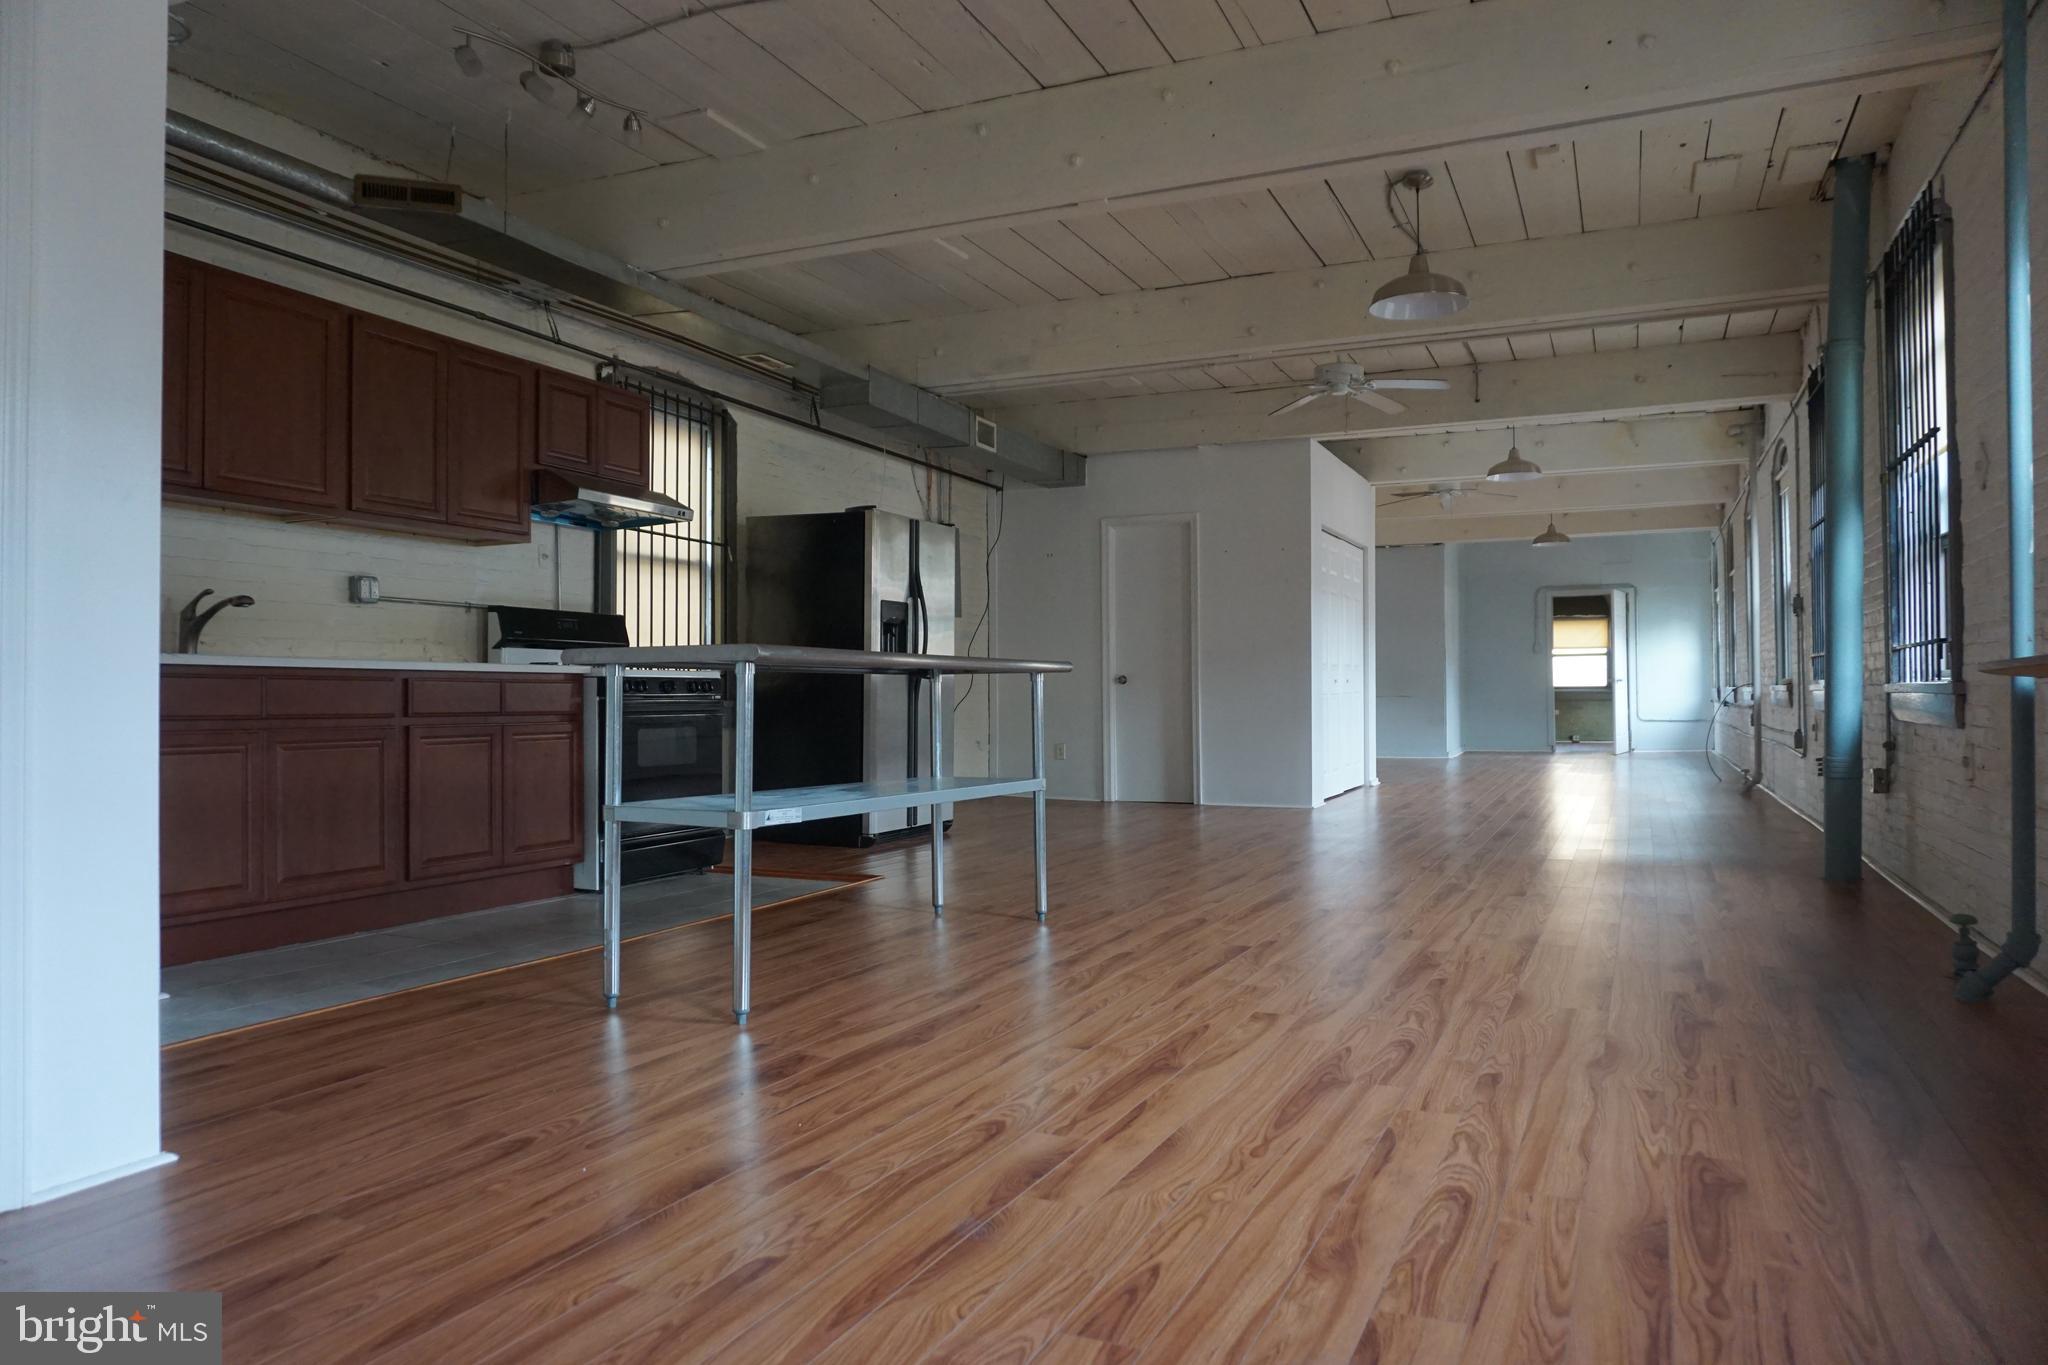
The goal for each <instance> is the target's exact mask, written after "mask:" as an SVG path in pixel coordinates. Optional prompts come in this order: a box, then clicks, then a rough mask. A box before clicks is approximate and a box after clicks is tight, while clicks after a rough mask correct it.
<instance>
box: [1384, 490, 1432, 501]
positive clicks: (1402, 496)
mask: <svg viewBox="0 0 2048 1365" xmlns="http://www.w3.org/2000/svg"><path fill="white" fill-rule="evenodd" d="M1435 496H1436V494H1434V493H1432V492H1430V491H1429V490H1428V489H1427V488H1425V489H1422V490H1420V491H1419V492H1415V493H1393V494H1390V495H1388V497H1387V502H1389V503H1394V502H1406V501H1408V499H1410V498H1433V497H1435Z"/></svg>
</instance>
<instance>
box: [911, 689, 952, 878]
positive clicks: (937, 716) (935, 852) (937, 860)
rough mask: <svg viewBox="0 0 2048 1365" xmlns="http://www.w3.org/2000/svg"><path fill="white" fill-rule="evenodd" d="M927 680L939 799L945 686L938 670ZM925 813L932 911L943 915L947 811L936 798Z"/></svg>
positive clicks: (934, 781) (934, 782)
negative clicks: (928, 823) (929, 836)
mask: <svg viewBox="0 0 2048 1365" xmlns="http://www.w3.org/2000/svg"><path fill="white" fill-rule="evenodd" d="M925 681H926V682H927V683H929V684H930V691H931V708H930V709H931V728H932V768H931V780H932V787H933V793H932V795H933V797H934V798H936V797H937V795H938V792H937V788H938V785H939V782H940V780H941V779H942V778H944V777H945V775H946V738H945V736H946V723H945V717H944V716H943V715H942V714H941V711H942V707H941V706H940V696H939V694H940V693H941V691H943V689H942V688H940V686H939V675H938V674H936V673H930V674H927V675H926V676H925ZM912 733H915V731H913V732H912ZM925 813H926V814H927V815H929V816H930V817H931V822H932V913H933V914H934V915H943V914H945V913H946V812H945V810H944V808H943V807H941V806H940V805H939V803H938V801H937V800H936V799H934V800H933V801H932V804H931V805H930V807H929V808H927V810H926V812H925Z"/></svg>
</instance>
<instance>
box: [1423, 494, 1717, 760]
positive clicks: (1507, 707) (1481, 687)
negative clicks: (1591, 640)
mask: <svg viewBox="0 0 2048 1365" xmlns="http://www.w3.org/2000/svg"><path fill="white" fill-rule="evenodd" d="M1710 543H1711V538H1710V537H1709V536H1708V534H1707V533H1706V532H1704V531H1677V532H1664V533H1656V534H1649V535H1624V536H1581V537H1579V538H1578V539H1576V540H1574V541H1573V542H1572V543H1571V544H1569V545H1557V546H1545V547H1540V548H1539V547H1537V546H1534V545H1530V544H1528V543H1527V542H1525V541H1490V542H1484V543H1476V544H1468V545H1465V546H1462V547H1461V548H1460V550H1459V552H1458V607H1459V612H1460V616H1461V624H1460V629H1459V636H1460V640H1459V675H1460V688H1461V693H1462V705H1461V707H1460V713H1461V714H1460V723H1461V726H1462V729H1463V732H1464V734H1463V737H1464V744H1465V747H1466V748H1467V749H1468V750H1481V751H1486V750H1500V751H1514V752H1548V751H1549V749H1550V745H1551V692H1550V631H1549V622H1548V620H1547V613H1548V609H1549V594H1550V593H1551V592H1554V591H1555V590H1557V589H1565V588H1569V589H1574V590H1576V589H1580V588H1619V587H1627V588H1632V589H1634V590H1635V591H1634V596H1633V601H1632V604H1631V612H1630V628H1631V634H1632V637H1633V638H1632V639H1631V640H1630V641H1629V642H1628V643H1629V649H1630V662H1631V664H1632V665H1633V672H1634V675H1635V677H1634V689H1633V691H1634V695H1633V697H1632V699H1631V714H1632V716H1633V717H1634V727H1633V728H1634V733H1635V744H1636V748H1637V749H1638V750H1639V751H1650V752H1656V751H1668V750H1680V749H1700V748H1703V747H1704V746H1705V744H1706V736H1707V719H1708V715H1709V713H1710V711H1711V707H1712V694H1713V672H1712V669H1713V638H1714V636H1713V621H1714V611H1713V596H1712V593H1711V591H1710V588H1709V581H1708V576H1707V575H1708V565H1709V563H1710V560H1709V558H1708V549H1709V546H1710Z"/></svg>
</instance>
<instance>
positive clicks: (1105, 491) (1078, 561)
mask: <svg viewBox="0 0 2048 1365" xmlns="http://www.w3.org/2000/svg"><path fill="white" fill-rule="evenodd" d="M1310 446H1311V443H1310V442H1308V441H1305V440H1298V441H1267V442H1259V443H1256V444H1248V445H1236V446H1213V447H1204V448H1198V449H1195V450H1158V451H1147V452H1143V453H1139V454H1130V455H1113V456H1104V457H1099V458H1097V459H1093V460H1090V461H1089V463H1088V482H1087V484H1086V486H1084V487H1080V488H1056V489H1021V488H1019V489H1013V490H1011V492H1010V494H1009V506H1008V510H1007V514H1006V515H1007V519H1008V525H1007V527H1006V529H1005V530H1004V532H1003V537H1002V544H1001V546H1000V548H999V549H998V550H997V552H996V581H997V584H998V587H997V597H998V600H999V611H998V613H997V615H998V622H999V626H1000V630H999V632H998V634H997V636H996V640H997V649H996V652H997V653H998V654H1006V655H1010V656H1013V657H1037V658H1053V659H1070V660H1072V661H1073V663H1074V671H1073V672H1072V673H1069V674H1055V675H1054V676H1052V677H1051V678H1050V679H1049V680H1048V681H1047V684H1046V711H1047V723H1046V748H1047V755H1048V760H1049V761H1048V764H1047V768H1048V772H1049V787H1050V790H1051V792H1052V794H1053V795H1055V796H1061V797H1076V798H1081V799H1084V800H1100V799H1101V797H1102V761H1103V754H1102V521H1103V518H1105V517H1123V516H1146V515H1155V514H1160V513H1182V512H1192V513H1194V514H1195V516H1196V518H1197V524H1198V527H1199V537H1200V554H1199V560H1198V564H1197V566H1196V573H1197V577H1198V580H1199V594H1200V600H1199V604H1198V613H1197V626H1198V629H1199V632H1200V636H1201V644H1200V652H1199V657H1198V660H1197V666H1198V671H1199V674H1200V687H1201V709H1202V715H1201V726H1200V736H1201V769H1202V800H1203V801H1204V802H1205V803H1207V804H1211V805H1248V806H1305V805H1311V804H1313V797H1312V795H1311V789H1312V787H1313V781H1312V771H1313V752H1314V751H1313V741H1314V734H1313V729H1312V725H1311V721H1310V712H1311V710H1312V708H1311V706H1310V705H1309V700H1310V698H1311V696H1312V695H1313V687H1314V673H1313V668H1312V654H1311V641H1310V634H1309V631H1310V625H1309V621H1310V592H1311V582H1312V581H1311V577H1310V569H1311V567H1312V564H1313V560H1312V554H1313V550H1314V543H1313V527H1314V518H1313V514H1312V509H1313V507H1314V504H1313V502H1312V501H1311V494H1310V468H1311V459H1310V454H1311V451H1310ZM1368 539H1369V537H1368ZM999 686H1001V684H999ZM1011 688H1012V690H1011V691H1010V692H1009V693H1006V694H1005V695H1004V696H1002V697H1001V698H999V700H998V707H999V717H1000V721H999V724H1000V731H1001V734H1000V741H999V747H1000V750H1001V756H1002V760H1003V761H1002V765H1001V766H1002V768H1003V769H1004V770H1005V771H1011V770H1014V771H1020V772H1021V771H1028V768H1027V766H1026V765H1027V764H1028V762H1029V755H1030V752H1031V750H1030V742H1031V741H1030V722H1029V709H1028V704H1027V697H1026V694H1025V692H1024V689H1023V687H1022V686H1021V685H1016V684H1011ZM1057 744H1065V745H1066V746H1067V757H1066V759H1065V760H1052V759H1051V757H1050V755H1051V752H1052V748H1053V746H1054V745H1057Z"/></svg>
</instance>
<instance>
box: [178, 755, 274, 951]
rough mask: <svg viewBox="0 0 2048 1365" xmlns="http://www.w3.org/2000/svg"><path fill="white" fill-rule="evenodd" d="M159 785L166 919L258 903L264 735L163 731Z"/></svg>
mask: <svg viewBox="0 0 2048 1365" xmlns="http://www.w3.org/2000/svg"><path fill="white" fill-rule="evenodd" d="M159 771H160V774H161V785H160V786H159V788H158V801H159V808H158V818H159V822H160V823H159V826H158V829H159V837H160V843H159V859H160V865H161V871H162V877H163V886H162V894H163V903H162V906H163V914H164V916H165V917H166V918H176V917H177V916H179V915H186V914H194V913H197V912H200V911H205V910H227V909H232V908H234V907H236V906H242V905H254V904H256V903H257V902H258V901H261V900H262V899H263V856H262V847H263V842H262V841H263V835H262V820H263V810H264V806H265V801H264V799H263V791H262V785H263V737H262V736H261V735H260V734H258V733H256V732H254V731H249V730H219V731H189V732H178V731H171V732H167V733H166V734H165V735H164V737H163V756H162V766H161V768H160V770H159Z"/></svg>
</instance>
